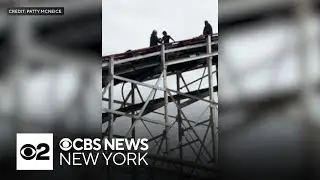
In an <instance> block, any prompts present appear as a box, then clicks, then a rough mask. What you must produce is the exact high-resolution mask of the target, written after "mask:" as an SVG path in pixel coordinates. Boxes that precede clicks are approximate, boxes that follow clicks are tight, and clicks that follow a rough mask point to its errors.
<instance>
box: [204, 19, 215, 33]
mask: <svg viewBox="0 0 320 180" xmlns="http://www.w3.org/2000/svg"><path fill="white" fill-rule="evenodd" d="M211 34H213V32H212V26H211V24H209V22H208V21H204V28H203V35H204V36H208V35H211Z"/></svg>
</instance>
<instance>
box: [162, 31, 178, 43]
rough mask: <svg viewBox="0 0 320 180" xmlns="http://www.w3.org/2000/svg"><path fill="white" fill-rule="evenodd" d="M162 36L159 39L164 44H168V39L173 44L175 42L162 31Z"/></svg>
mask: <svg viewBox="0 0 320 180" xmlns="http://www.w3.org/2000/svg"><path fill="white" fill-rule="evenodd" d="M162 35H163V37H162V38H161V41H162V42H163V43H164V44H168V43H170V39H171V40H172V41H173V42H175V40H174V39H173V38H172V37H171V36H170V35H168V34H167V32H166V31H163V32H162Z"/></svg>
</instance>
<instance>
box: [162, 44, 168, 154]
mask: <svg viewBox="0 0 320 180" xmlns="http://www.w3.org/2000/svg"><path fill="white" fill-rule="evenodd" d="M161 62H162V70H163V86H164V89H165V91H164V92H163V93H164V120H165V124H168V118H169V117H168V83H167V66H166V54H165V46H164V45H162V46H161ZM167 133H168V127H167V126H165V133H164V134H165V142H166V150H165V152H166V155H167V154H168V150H169V147H168V146H169V145H168V144H169V143H168V134H167Z"/></svg>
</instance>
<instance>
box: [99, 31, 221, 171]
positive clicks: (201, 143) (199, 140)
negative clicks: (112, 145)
mask: <svg viewBox="0 0 320 180" xmlns="http://www.w3.org/2000/svg"><path fill="white" fill-rule="evenodd" d="M129 53H130V56H129V57H128V52H127V53H124V54H120V55H119V54H118V55H111V56H106V57H103V59H102V69H103V83H102V84H103V90H102V100H103V103H106V104H105V107H103V113H102V117H103V120H102V124H103V132H102V133H103V136H104V137H107V138H113V137H122V138H138V136H140V137H148V139H149V142H148V143H149V147H151V148H150V149H149V151H148V153H149V154H148V159H149V160H150V162H151V163H150V164H151V165H154V166H155V167H157V168H159V164H157V162H160V168H162V169H167V170H172V169H175V170H178V171H177V172H178V173H180V174H181V175H182V174H183V175H187V176H204V177H213V175H216V167H217V163H218V118H217V110H218V100H217V91H218V85H217V84H218V83H217V81H216V83H214V80H217V75H218V73H217V68H216V70H214V66H215V67H217V65H218V61H217V60H218V35H217V34H215V35H212V36H208V37H198V38H195V39H192V40H187V41H181V42H177V43H174V44H168V45H161V46H156V47H151V48H148V49H142V50H137V51H130V52H129ZM201 69H203V73H201V74H202V75H201V77H199V78H197V79H195V80H191V81H190V82H187V81H188V79H186V78H184V74H186V73H192V74H196V73H194V72H195V71H201ZM206 69H208V72H207V74H206ZM214 74H215V75H216V76H214ZM173 75H175V76H176V78H174V79H172V76H173ZM204 79H207V83H206V84H205V83H203V82H204ZM169 81H170V82H169ZM173 81H175V82H173ZM150 82H152V83H153V84H150ZM172 82H173V83H172ZM125 83H130V84H131V86H130V88H129V92H128V94H127V95H126V96H125V95H124V89H125V88H124V86H125ZM181 83H182V84H181ZM197 83H198V85H197ZM121 84H122V101H121V100H118V99H116V97H117V96H119V94H121V93H118V92H119V91H117V90H116V89H120V85H121ZM161 84H163V85H162V86H161ZM171 86H174V87H171ZM203 86H205V87H204V88H203ZM183 89H185V90H183ZM126 90H128V88H127V89H126ZM144 91H146V92H144ZM147 91H149V92H147ZM157 91H160V92H161V94H159V93H158V94H157ZM156 95H158V96H156ZM130 100H131V102H130V103H129V101H130ZM194 104H196V108H198V107H199V110H200V111H201V108H202V106H201V104H202V105H203V107H205V108H204V111H203V112H202V113H201V115H200V116H199V119H193V118H190V117H188V116H190V115H188V113H189V112H187V111H186V110H185V108H188V107H189V106H191V105H194ZM199 104H200V105H199ZM172 105H173V106H172ZM103 106H104V104H103ZM175 110H176V112H175V113H176V115H172V112H174V111H175ZM159 111H162V112H159ZM198 112H199V111H198ZM189 114H190V113H189ZM206 114H207V115H208V118H204V119H203V117H204V116H206ZM150 116H153V117H150ZM155 116H158V117H160V119H157V118H155ZM192 116H194V114H192ZM124 129H125V130H124ZM141 129H144V130H141ZM142 132H144V133H145V134H143V133H142ZM156 132H157V134H155V133H156ZM209 133H210V134H211V135H209ZM176 137H177V138H176ZM175 138H176V139H175ZM188 151H190V152H188ZM188 153H189V154H188ZM190 153H191V155H190ZM170 165H173V166H170Z"/></svg>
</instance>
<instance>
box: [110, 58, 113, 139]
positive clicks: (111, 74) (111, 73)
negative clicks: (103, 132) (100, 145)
mask: <svg viewBox="0 0 320 180" xmlns="http://www.w3.org/2000/svg"><path fill="white" fill-rule="evenodd" d="M113 75H114V58H113V57H111V58H110V61H109V76H110V87H109V109H110V110H113V109H114V107H113V106H114V104H113V103H114V102H113V101H114V77H113ZM109 117H110V118H109V139H110V140H111V139H112V138H113V121H114V115H113V114H112V113H109Z"/></svg>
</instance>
